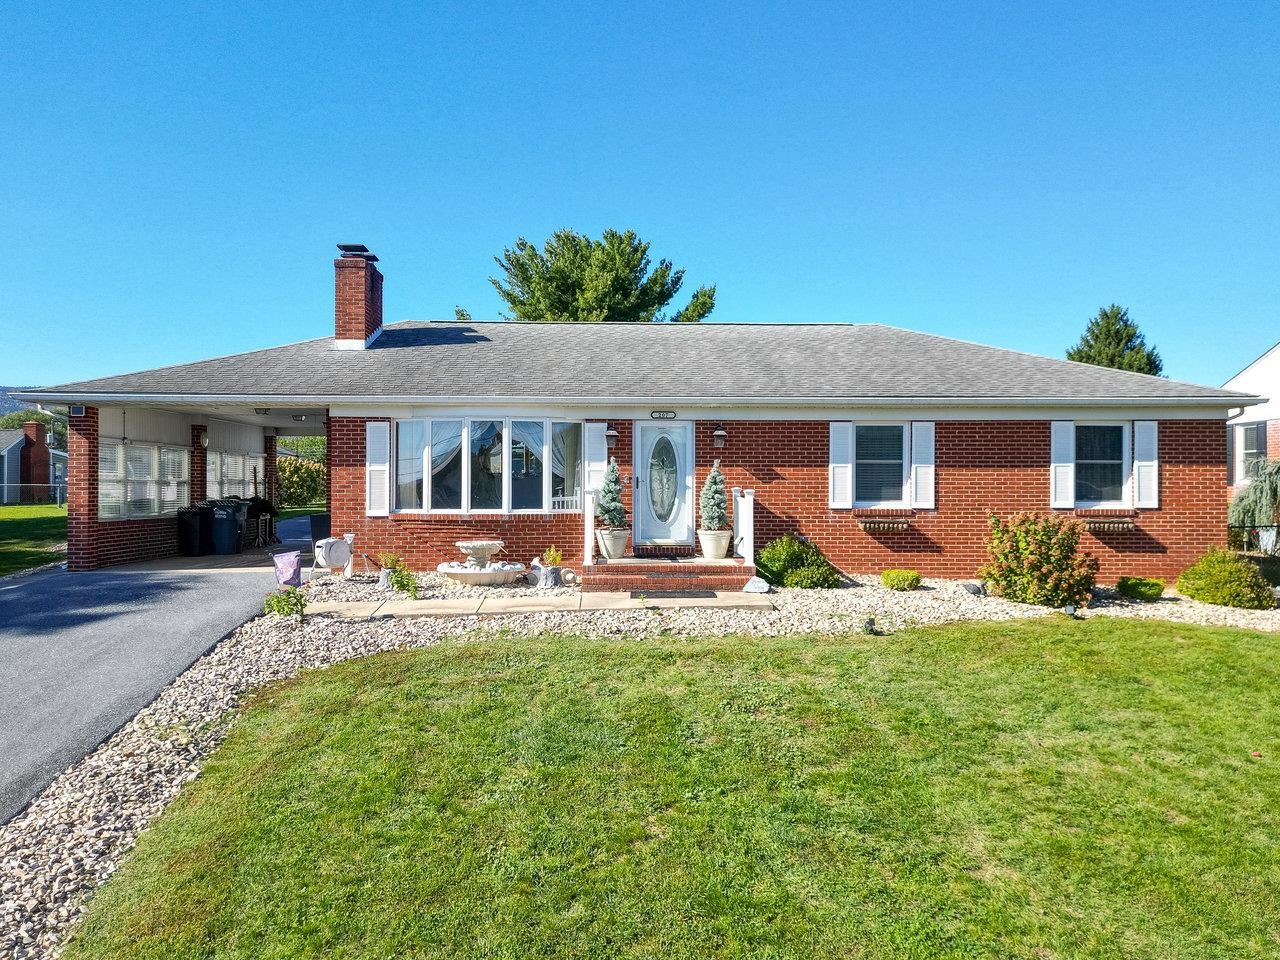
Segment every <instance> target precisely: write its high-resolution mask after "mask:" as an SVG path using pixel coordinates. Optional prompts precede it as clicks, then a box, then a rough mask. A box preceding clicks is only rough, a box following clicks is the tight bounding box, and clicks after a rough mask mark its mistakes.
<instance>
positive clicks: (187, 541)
mask: <svg viewBox="0 0 1280 960" xmlns="http://www.w3.org/2000/svg"><path fill="white" fill-rule="evenodd" d="M178 553H179V554H181V555H182V556H184V557H203V556H205V555H206V554H209V553H213V507H211V506H208V505H207V504H197V505H196V506H193V507H187V508H186V509H184V510H179V511H178Z"/></svg>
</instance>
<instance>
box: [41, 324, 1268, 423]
mask: <svg viewBox="0 0 1280 960" xmlns="http://www.w3.org/2000/svg"><path fill="white" fill-rule="evenodd" d="M331 343H332V341H331V340H330V339H329V338H323V339H319V340H308V341H304V342H302V343H295V344H290V345H288V346H283V347H275V348H272V349H268V350H258V351H254V352H252V353H242V354H238V355H235V356H230V357H222V358H219V359H215V360H204V361H201V362H198V363H188V364H182V365H179V366H172V367H162V368H160V369H157V370H148V371H143V372H141V373H130V374H124V375H122V376H115V377H104V378H102V379H98V380H87V381H82V382H79V383H70V384H64V385H62V386H58V387H48V388H44V389H43V390H42V391H39V392H38V393H43V394H45V395H47V396H54V395H56V396H59V397H60V398H63V399H65V398H67V397H71V396H75V397H77V398H82V399H93V398H94V397H100V396H101V395H104V394H106V395H110V394H148V395H163V396H174V395H182V396H189V397H193V398H194V397H198V398H205V397H210V398H212V397H230V398H236V399H244V398H246V397H255V398H256V397H261V398H263V399H266V398H274V399H282V398H285V397H288V398H298V399H302V398H315V399H332V400H339V399H341V398H362V399H364V398H374V397H378V398H382V397H388V398H390V397H394V398H399V399H421V400H423V401H430V400H472V399H500V398H501V399H516V398H519V399H526V398H527V399H539V400H549V401H573V400H632V399H635V400H642V401H644V402H648V401H659V400H673V401H674V400H681V401H684V402H696V401H699V400H704V401H708V402H715V401H726V400H743V399H745V398H752V399H755V400H758V401H760V402H763V403H768V402H771V401H774V402H788V401H790V402H795V401H818V402H827V401H829V402H831V403H833V404H834V403H837V402H839V401H844V400H851V399H859V400H889V401H892V400H893V399H895V398H897V399H905V398H938V399H961V398H963V399H975V400H986V401H1001V400H1008V401H1011V402H1018V401H1021V402H1030V401H1033V400H1035V401H1043V400H1068V401H1069V400H1091V401H1097V400H1110V399H1114V400H1124V401H1139V402H1160V401H1174V402H1196V401H1202V402H1206V403H1212V402H1214V401H1216V402H1217V403H1218V404H1222V403H1223V402H1231V401H1233V400H1235V401H1239V400H1242V399H1249V397H1248V395H1246V394H1241V393H1234V392H1231V391H1226V390H1220V389H1216V388H1212V387H1203V386H1197V385H1195V384H1189V383H1181V382H1178V381H1175V380H1163V379H1160V378H1158V377H1150V376H1146V375H1143V374H1137V373H1127V372H1124V371H1120V370H1110V369H1106V368H1103V367H1095V366H1090V365H1087V364H1082V363H1072V362H1070V361H1067V360H1053V359H1049V358H1046V357H1038V356H1033V355H1030V354H1025V353H1018V352H1015V351H1012V350H1003V349H999V348H996V347H988V346H982V345H979V344H974V343H968V342H965V341H961V340H952V339H948V338H946V337H939V336H934V335H931V334H925V333H917V332H915V331H911V330H902V329H898V328H895V327H886V326H882V325H880V324H731V323H703V324H538V323H531V324H526V323H503V322H494V323H457V322H415V321H409V322H404V323H397V324H390V325H388V326H387V327H386V328H385V329H384V330H383V333H382V335H381V336H380V337H379V338H378V339H377V340H376V341H375V342H374V343H373V344H372V345H371V346H370V347H369V348H368V349H366V350H353V351H348V350H335V349H333V348H332V346H331ZM29 395H30V396H32V397H37V392H32V393H31V394H29Z"/></svg>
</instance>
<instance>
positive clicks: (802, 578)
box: [782, 563, 843, 590]
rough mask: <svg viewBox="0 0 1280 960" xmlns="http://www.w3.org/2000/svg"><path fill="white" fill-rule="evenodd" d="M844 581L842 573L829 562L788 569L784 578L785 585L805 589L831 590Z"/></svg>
mask: <svg viewBox="0 0 1280 960" xmlns="http://www.w3.org/2000/svg"><path fill="white" fill-rule="evenodd" d="M841 583H843V581H842V580H841V579H840V574H838V573H836V569H835V567H833V566H831V564H829V563H824V564H823V565H822V566H813V567H796V568H795V569H794V570H788V571H787V572H786V574H785V575H784V576H783V578H782V585H783V586H784V587H795V588H798V589H803V590H831V589H834V588H835V587H838V586H840V585H841Z"/></svg>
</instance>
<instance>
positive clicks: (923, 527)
mask: <svg viewBox="0 0 1280 960" xmlns="http://www.w3.org/2000/svg"><path fill="white" fill-rule="evenodd" d="M340 249H341V250H342V255H341V256H340V257H339V258H338V259H337V260H336V261H335V263H334V268H335V271H336V309H335V318H336V319H335V328H334V335H333V336H332V337H324V338H321V339H316V340H309V341H306V342H303V343H296V344H292V345H289V346H284V347H277V348H274V349H268V350H257V351H253V352H249V353H242V354H238V355H235V356H229V357H223V358H220V359H215V360H207V361H203V362H199V363H191V364H184V365H181V366H173V367H165V368H161V369H158V370H150V371H145V372H141V373H133V374H127V375H123V376H114V377H106V378H103V379H99V380H91V381H87V382H83V383H73V384H67V385H64V386H58V387H49V388H45V389H41V390H31V391H25V392H24V393H23V395H22V396H23V397H24V398H27V399H32V400H38V401H40V402H42V403H45V404H49V403H59V404H69V405H71V406H70V409H69V414H70V431H69V446H70V450H71V463H70V488H71V491H72V492H71V498H70V513H71V518H72V522H71V524H70V527H71V536H70V542H69V548H68V549H69V555H68V562H69V564H70V566H71V567H72V568H73V569H87V568H91V567H97V566H101V565H104V564H108V563H118V562H124V561H129V560H139V559H144V558H147V557H153V556H162V555H165V554H171V553H173V552H174V551H175V550H176V533H175V528H176V524H175V521H174V519H173V516H172V514H173V512H174V511H175V510H176V508H177V507H178V506H180V505H182V504H185V503H187V502H189V501H193V500H200V499H202V498H203V497H205V496H206V493H207V492H208V484H209V483H211V482H212V481H211V476H212V474H211V473H210V471H209V468H208V464H209V463H211V462H212V458H213V456H214V452H215V451H216V452H218V453H220V454H222V455H224V458H225V456H227V455H230V456H232V457H233V458H234V457H239V458H240V463H239V465H238V466H237V468H236V469H237V470H238V471H240V473H241V474H243V472H244V470H245V469H247V468H246V466H245V464H246V463H248V462H249V461H248V460H247V459H246V458H253V462H254V464H255V465H258V464H260V465H261V468H262V472H263V474H264V475H265V477H266V483H267V487H268V493H269V495H273V494H274V467H275V458H276V448H275V437H276V436H277V435H278V434H280V433H287V434H289V435H296V434H297V433H299V431H298V430H297V429H296V428H297V427H298V425H299V421H298V420H297V419H296V418H298V417H304V418H305V420H304V421H302V425H303V426H304V427H306V428H308V429H312V428H314V429H315V430H316V431H317V432H318V431H319V430H321V429H323V430H324V432H325V433H326V435H327V438H328V444H327V447H328V466H329V485H330V486H329V501H330V510H331V513H332V518H333V520H332V526H333V530H334V533H335V534H344V533H353V534H354V535H355V538H356V545H357V549H358V550H360V551H363V552H367V553H371V554H376V553H377V552H380V551H392V552H395V553H396V554H398V555H399V556H401V557H402V558H403V559H404V560H405V561H406V562H408V563H409V564H410V565H412V566H413V567H416V568H418V569H429V568H433V567H434V566H435V565H436V564H437V563H439V562H441V561H443V560H451V559H456V558H458V557H459V553H458V551H457V549H456V548H455V546H454V544H455V542H456V541H459V540H464V539H468V538H476V537H482V538H499V539H502V540H504V541H505V542H506V545H507V555H508V556H510V557H513V558H515V559H519V560H528V559H529V558H531V557H533V556H536V555H537V554H539V553H541V552H542V551H543V550H544V549H545V548H546V547H548V546H551V545H553V544H554V545H555V546H557V547H559V548H560V549H561V550H562V551H563V553H564V555H565V558H566V562H567V563H568V564H569V565H572V566H580V567H584V568H585V569H584V573H586V574H587V575H588V576H587V578H586V581H585V582H586V585H589V586H595V587H603V586H604V585H605V583H606V582H609V583H611V585H612V586H615V587H622V588H626V589H631V588H632V587H629V586H628V583H627V580H626V578H625V576H623V575H624V574H626V573H630V572H632V568H631V567H628V566H627V565H626V564H622V565H618V564H610V565H601V564H599V563H598V562H596V558H595V556H594V546H593V542H592V538H591V532H592V526H593V520H592V515H591V512H590V511H588V510H584V505H587V504H589V503H590V502H591V500H592V495H593V492H594V491H595V490H596V489H598V487H599V484H600V481H601V477H602V475H603V473H604V469H605V465H606V462H607V459H608V458H609V457H615V458H617V461H618V463H619V465H620V467H621V469H622V473H623V475H624V489H625V493H624V501H625V503H626V506H627V509H628V515H629V518H630V523H631V550H632V552H634V553H636V554H641V555H646V554H654V553H658V554H667V555H672V554H674V555H682V554H686V553H688V552H691V551H692V549H693V545H694V542H695V529H696V525H697V523H696V521H697V517H696V514H695V511H696V506H697V494H698V490H699V488H700V486H701V484H702V482H703V480H704V478H705V477H706V475H707V472H708V470H709V469H710V467H711V465H712V463H713V461H715V460H719V461H720V463H721V467H722V469H723V471H724V473H725V475H726V477H727V479H728V482H729V484H730V485H731V486H733V487H737V488H740V490H741V492H740V493H739V494H738V495H735V497H734V498H733V499H734V507H733V510H734V514H735V517H734V520H735V524H736V526H737V528H738V532H739V535H740V539H739V540H738V544H737V548H736V550H737V552H738V553H739V554H741V555H742V556H740V557H739V559H738V561H737V565H736V568H735V569H732V570H725V569H724V568H715V567H710V566H708V567H705V568H701V569H704V570H706V571H715V573H716V575H717V577H718V578H719V579H718V580H715V581H714V583H715V584H716V585H723V584H724V583H726V582H740V581H739V579H738V578H741V577H742V576H743V575H744V574H745V573H747V572H749V570H750V562H751V560H752V557H753V549H752V548H753V545H760V544H763V543H765V542H767V541H768V540H770V539H772V538H774V537H777V536H780V535H781V534H784V533H787V532H794V533H798V534H800V535H802V536H805V537H808V538H809V539H811V540H812V541H814V542H815V543H816V544H817V545H818V546H820V547H821V548H822V550H824V551H825V552H826V554H827V555H828V556H829V557H830V558H831V559H832V561H833V562H834V563H835V564H836V565H837V566H839V567H840V568H841V569H843V570H845V571H846V572H850V573H867V572H876V571H879V570H882V569H884V568H886V567H913V568H915V569H918V570H919V571H920V572H921V573H923V574H925V575H927V576H929V575H931V576H945V577H971V576H973V575H974V573H975V571H976V570H977V569H978V567H979V566H980V565H981V564H982V563H983V562H984V560H985V548H984V540H985V538H986V535H987V530H988V518H989V515H991V514H993V513H994V514H1000V515H1004V516H1007V515H1009V514H1012V513H1015V512H1018V511H1023V510H1031V511H1038V512H1041V513H1048V512H1050V511H1052V512H1056V513H1061V514H1065V515H1068V516H1074V517H1080V518H1082V519H1083V520H1084V521H1085V522H1086V524H1087V525H1088V527H1089V533H1088V534H1087V537H1086V540H1085V543H1084V546H1085V548H1086V549H1088V550H1090V551H1091V552H1093V553H1094V554H1095V555H1096V556H1097V557H1098V558H1099V560H1100V562H1101V571H1102V577H1103V579H1105V580H1114V579H1115V578H1116V577H1117V576H1120V575H1122V574H1146V575H1152V576H1160V577H1166V578H1169V577H1172V576H1174V575H1175V574H1176V573H1177V572H1178V571H1179V570H1181V569H1182V568H1184V567H1185V566H1186V565H1188V564H1189V563H1190V562H1191V561H1192V560H1193V559H1195V558H1196V557H1197V556H1198V555H1199V554H1200V553H1201V552H1202V551H1203V550H1204V549H1205V548H1206V547H1208V546H1210V545H1223V544H1225V540H1226V529H1225V523H1226V497H1225V495H1224V494H1225V491H1226V465H1225V464H1226V436H1225V429H1224V424H1225V421H1226V418H1227V416H1228V412H1229V411H1230V410H1232V409H1234V408H1240V407H1243V406H1247V405H1250V404H1253V403H1257V402H1258V398H1257V397H1255V396H1253V395H1252V393H1235V392H1229V391H1226V390H1220V389H1216V388H1212V387H1202V386H1196V385H1193V384H1188V383H1179V382H1177V381H1172V380H1165V379H1161V378H1158V377H1150V376H1145V375H1142V374H1136V373H1128V372H1124V371H1119V370H1111V369H1107V368H1103V367H1095V366H1089V365H1086V364H1079V363H1071V362H1068V361H1065V360H1052V359H1047V358H1044V357H1038V356H1031V355H1028V354H1024V353H1016V352H1014V351H1011V350H1002V349H997V348H994V347H986V346H980V345H977V344H972V343H966V342H962V341H958V340H950V339H947V338H944V337H938V336H932V335H928V334H923V333H915V332H912V331H908V330H899V329H894V328H892V327H885V326H881V325H878V324H859V325H824V324H814V325H807V324H772V325H771V324H730V323H725V324H719V323H704V324H575V325H567V324H526V323H459V322H425V323H424V322H405V323H396V324H390V325H387V326H384V325H383V322H382V282H383V281H382V274H381V273H380V272H379V270H378V268H377V266H376V265H375V262H376V260H377V258H376V257H374V256H373V255H372V254H370V253H368V251H367V250H366V249H365V248H364V247H362V246H359V245H343V246H342V247H340ZM225 475H226V474H225V463H224V474H223V476H224V477H225ZM241 482H242V483H243V480H241ZM632 566H633V567H639V566H640V565H638V564H633V565H632ZM687 566H688V565H685V566H673V567H672V568H671V573H669V574H667V576H669V577H671V580H670V581H668V582H669V583H670V584H671V586H672V587H674V586H676V585H681V586H683V585H685V580H686V579H688V578H689V577H690V576H692V574H690V573H689V572H688V570H687ZM607 574H616V575H617V577H618V578H615V579H614V580H612V581H607ZM708 582H709V583H710V582H713V581H708Z"/></svg>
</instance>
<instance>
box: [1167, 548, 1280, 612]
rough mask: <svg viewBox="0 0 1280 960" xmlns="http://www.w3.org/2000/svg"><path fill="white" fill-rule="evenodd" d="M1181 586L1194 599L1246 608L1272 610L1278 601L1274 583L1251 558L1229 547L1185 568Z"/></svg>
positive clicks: (1212, 549) (1183, 591)
mask: <svg viewBox="0 0 1280 960" xmlns="http://www.w3.org/2000/svg"><path fill="white" fill-rule="evenodd" d="M1178 590H1179V591H1180V592H1181V593H1183V594H1184V595H1186V596H1188V597H1190V598H1191V599H1192V600H1203V601H1204V602H1205V603H1216V604H1219V605H1220V606H1224V607H1240V608H1242V609H1245V610H1270V609H1272V608H1274V607H1275V605H1276V597H1275V594H1273V593H1272V592H1271V584H1269V583H1267V579H1266V577H1264V576H1263V575H1262V571H1261V570H1259V569H1258V568H1257V566H1255V565H1254V564H1252V563H1250V562H1249V561H1248V560H1244V559H1242V558H1240V557H1237V556H1236V555H1235V554H1234V553H1230V552H1228V551H1226V550H1217V549H1214V548H1210V550H1209V552H1208V553H1206V554H1205V555H1204V556H1203V557H1201V558H1200V559H1199V560H1197V561H1196V562H1195V563H1193V564H1192V565H1191V566H1189V567H1187V569H1185V570H1183V571H1182V575H1181V576H1180V577H1178Z"/></svg>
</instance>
